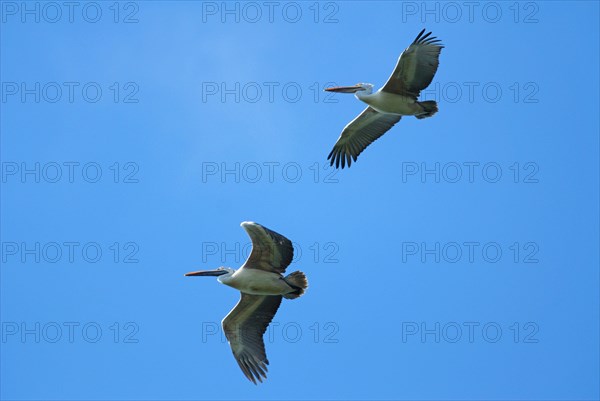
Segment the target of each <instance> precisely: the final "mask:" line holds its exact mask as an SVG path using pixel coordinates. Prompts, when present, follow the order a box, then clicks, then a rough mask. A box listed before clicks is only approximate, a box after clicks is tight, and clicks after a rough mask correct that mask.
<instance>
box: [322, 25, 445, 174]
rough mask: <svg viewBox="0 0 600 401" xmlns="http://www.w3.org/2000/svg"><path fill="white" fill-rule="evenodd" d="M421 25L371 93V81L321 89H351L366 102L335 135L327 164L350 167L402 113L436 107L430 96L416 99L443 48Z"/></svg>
mask: <svg viewBox="0 0 600 401" xmlns="http://www.w3.org/2000/svg"><path fill="white" fill-rule="evenodd" d="M424 33H425V29H423V30H422V31H421V32H420V33H419V35H418V36H417V38H416V39H415V40H414V42H412V44H411V45H410V46H408V48H407V49H406V50H404V51H403V52H402V54H401V55H400V58H399V59H398V63H397V64H396V68H394V71H393V72H392V75H391V76H390V77H389V79H388V81H387V82H386V83H385V85H383V87H382V88H381V89H379V90H378V91H377V92H375V93H373V85H372V84H366V83H359V84H356V85H354V86H339V87H335V88H327V89H325V90H326V91H328V92H340V93H354V96H356V98H357V99H358V100H362V101H363V102H365V103H366V104H367V105H368V106H367V108H366V109H364V110H363V112H362V113H360V114H359V115H358V117H356V118H355V119H354V120H352V121H351V122H350V123H349V124H348V125H346V127H344V130H343V131H342V134H341V135H340V137H339V138H338V140H337V142H336V143H335V146H334V147H333V150H332V151H331V153H329V156H327V160H331V162H330V165H332V166H333V163H335V167H336V168H339V167H340V163H341V164H342V168H344V166H345V165H346V164H348V167H350V164H351V163H352V160H354V161H356V159H357V158H358V155H360V154H361V152H362V151H363V150H365V148H366V147H367V146H369V145H370V144H371V143H372V142H374V141H375V140H376V139H377V138H379V137H380V136H382V135H383V134H385V133H386V132H387V131H388V130H389V129H390V128H392V127H393V126H394V125H395V124H396V123H397V122H398V121H400V119H401V118H402V116H415V117H417V118H418V119H421V118H426V117H431V116H432V115H434V114H435V113H436V112H437V111H438V107H437V103H436V102H435V101H432V100H428V101H425V102H419V101H418V100H417V99H418V98H419V94H420V93H421V91H422V90H423V89H425V88H427V87H428V86H429V84H430V83H431V81H432V80H433V76H434V75H435V72H436V71H437V68H438V65H439V56H440V52H441V51H442V49H443V48H444V46H442V44H441V43H439V42H440V41H439V40H438V39H436V38H435V37H433V36H432V37H429V36H430V35H431V32H429V33H427V34H424Z"/></svg>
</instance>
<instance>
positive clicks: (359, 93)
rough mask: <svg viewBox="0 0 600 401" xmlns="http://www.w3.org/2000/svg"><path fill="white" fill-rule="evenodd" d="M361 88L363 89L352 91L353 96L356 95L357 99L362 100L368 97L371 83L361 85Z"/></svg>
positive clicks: (370, 91) (371, 90)
mask: <svg viewBox="0 0 600 401" xmlns="http://www.w3.org/2000/svg"><path fill="white" fill-rule="evenodd" d="M363 88H364V89H363V90H360V91H357V92H355V93H354V96H356V98H357V99H358V100H362V99H364V98H366V97H369V96H370V95H371V94H372V93H373V87H372V86H371V85H365V86H363Z"/></svg>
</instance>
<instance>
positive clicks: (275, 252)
mask: <svg viewBox="0 0 600 401" xmlns="http://www.w3.org/2000/svg"><path fill="white" fill-rule="evenodd" d="M241 226H242V227H243V228H244V230H246V232H247V233H248V235H249V236H250V239H251V240H252V252H251V253H250V256H248V259H247V260H246V262H245V263H244V265H243V266H242V268H244V269H260V270H265V271H268V272H273V273H280V274H282V273H284V272H285V269H286V268H287V267H288V265H289V264H290V263H292V259H293V258H294V247H293V246H292V241H290V240H289V239H287V238H286V237H284V236H283V235H281V234H278V233H276V232H275V231H272V230H269V229H268V228H266V227H263V226H261V225H260V224H257V223H253V222H249V221H245V222H243V223H242V224H241Z"/></svg>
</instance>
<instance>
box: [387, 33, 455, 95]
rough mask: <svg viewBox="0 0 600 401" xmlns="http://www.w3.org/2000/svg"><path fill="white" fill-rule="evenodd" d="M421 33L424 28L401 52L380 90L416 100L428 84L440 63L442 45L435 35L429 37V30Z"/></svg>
mask: <svg viewBox="0 0 600 401" xmlns="http://www.w3.org/2000/svg"><path fill="white" fill-rule="evenodd" d="M423 33H425V29H423V30H422V31H421V32H420V33H419V35H418V36H417V38H416V39H415V40H414V42H413V43H412V44H411V45H410V46H408V48H407V49H406V50H404V51H403V52H402V54H401V55H400V58H399V59H398V63H397V64H396V68H394V72H392V75H391V76H390V78H389V79H388V81H387V82H386V83H385V85H383V88H381V90H382V91H384V92H391V93H397V94H401V95H406V96H411V97H413V98H414V99H415V100H416V99H417V98H418V97H419V94H420V93H421V90H423V89H425V88H427V87H428V86H429V84H430V83H431V81H432V80H433V76H434V75H435V72H436V71H437V69H438V65H439V64H440V60H439V57H440V52H441V51H442V49H443V48H444V46H443V45H442V44H440V43H439V42H440V40H438V39H437V38H436V37H429V35H431V32H429V33H427V34H425V35H423Z"/></svg>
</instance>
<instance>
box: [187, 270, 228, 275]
mask: <svg viewBox="0 0 600 401" xmlns="http://www.w3.org/2000/svg"><path fill="white" fill-rule="evenodd" d="M226 273H227V270H223V269H216V270H198V271H197V272H189V273H185V274H184V276H221V275H223V274H226ZM180 274H181V273H180Z"/></svg>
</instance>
